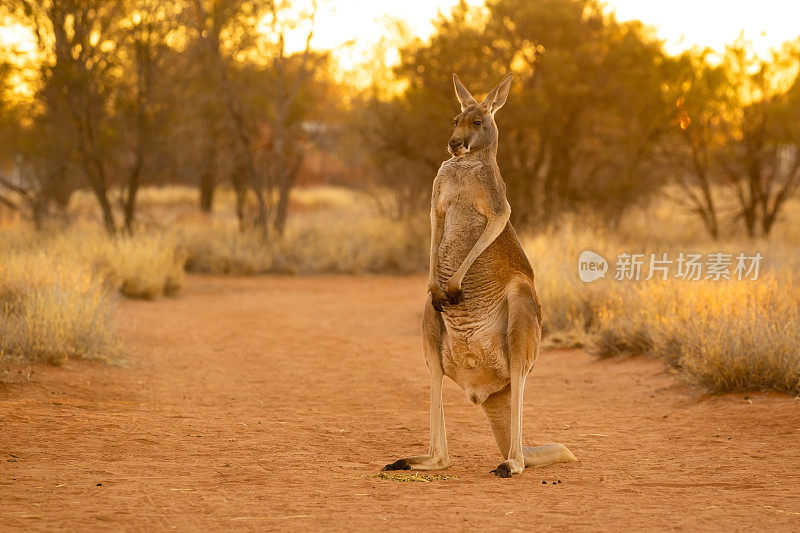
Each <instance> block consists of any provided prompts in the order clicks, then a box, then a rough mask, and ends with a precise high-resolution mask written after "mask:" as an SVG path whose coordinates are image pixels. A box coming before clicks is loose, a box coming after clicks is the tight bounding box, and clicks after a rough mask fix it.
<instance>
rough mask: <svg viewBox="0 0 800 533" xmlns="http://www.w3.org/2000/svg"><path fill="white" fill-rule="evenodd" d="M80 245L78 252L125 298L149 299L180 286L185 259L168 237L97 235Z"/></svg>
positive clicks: (153, 235)
mask: <svg viewBox="0 0 800 533" xmlns="http://www.w3.org/2000/svg"><path fill="white" fill-rule="evenodd" d="M84 246H85V248H84V249H83V250H80V251H79V253H80V255H81V256H82V257H84V258H86V259H87V260H89V261H90V263H91V265H92V267H93V268H94V269H95V270H97V271H99V272H100V273H101V274H102V275H103V276H104V278H105V279H106V280H108V282H109V283H110V284H111V286H113V287H115V288H117V289H118V290H119V292H120V293H121V294H122V295H124V296H127V297H129V298H141V299H145V300H153V299H156V298H158V297H160V296H172V295H175V294H177V292H178V291H179V290H180V288H181V287H182V285H183V281H184V263H185V259H184V256H183V253H182V252H181V251H179V249H178V246H177V243H176V241H175V240H174V238H172V237H171V236H168V235H165V234H163V233H156V232H150V233H143V234H141V235H136V236H133V237H117V238H115V239H105V238H97V239H94V240H91V241H89V242H87V243H85V244H84Z"/></svg>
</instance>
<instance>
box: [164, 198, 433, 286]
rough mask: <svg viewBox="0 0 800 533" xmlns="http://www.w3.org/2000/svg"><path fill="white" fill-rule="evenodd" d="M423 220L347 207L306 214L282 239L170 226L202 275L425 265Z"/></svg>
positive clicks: (401, 269)
mask: <svg viewBox="0 0 800 533" xmlns="http://www.w3.org/2000/svg"><path fill="white" fill-rule="evenodd" d="M428 231H429V230H428V228H427V226H426V225H425V224H424V223H423V221H421V220H418V219H413V220H402V221H398V220H392V219H389V218H385V217H380V216H376V215H372V216H366V217H359V216H354V215H351V214H348V213H346V212H335V211H322V212H319V213H308V214H304V215H303V216H302V217H296V219H294V220H291V221H290V224H289V226H288V227H287V228H286V232H285V234H284V235H282V236H281V237H280V238H272V239H269V240H264V239H263V238H262V237H261V236H260V235H258V234H257V233H255V232H245V233H242V232H240V231H238V230H237V228H236V227H235V225H233V224H215V225H213V226H212V225H209V226H196V225H184V226H181V227H178V228H177V229H175V231H174V234H173V235H174V238H175V240H176V241H177V242H178V247H179V249H180V251H181V253H183V254H184V255H185V257H186V270H187V271H189V272H198V273H206V274H232V275H253V274H303V275H307V274H332V273H333V274H369V273H386V274H410V273H417V272H421V271H423V270H424V269H425V268H426V266H427V261H428V257H427V253H428V252H427V248H428V245H427V239H428V238H429V237H428Z"/></svg>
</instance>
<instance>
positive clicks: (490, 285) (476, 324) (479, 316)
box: [435, 206, 533, 404]
mask: <svg viewBox="0 0 800 533" xmlns="http://www.w3.org/2000/svg"><path fill="white" fill-rule="evenodd" d="M485 227H486V219H485V217H483V215H481V214H480V213H478V212H477V211H475V210H474V209H470V208H464V206H458V207H457V208H453V209H449V210H448V212H447V216H446V218H445V228H444V232H443V238H442V242H441V243H440V245H439V257H438V261H437V269H436V272H435V275H436V282H437V283H438V284H439V286H440V287H441V288H442V289H445V288H446V287H447V281H448V280H449V279H450V278H451V277H452V276H453V274H454V273H455V272H456V270H457V269H458V267H459V266H461V263H463V261H464V259H465V258H466V257H467V255H468V254H469V252H470V250H472V247H473V246H474V245H475V243H476V242H477V240H478V238H479V237H480V235H481V233H482V232H483V230H484V228H485ZM519 277H524V278H527V279H530V280H531V281H532V279H533V273H532V271H531V267H530V264H529V263H528V260H527V258H526V257H525V253H524V252H523V251H522V247H521V246H520V245H519V241H518V240H517V238H516V235H515V233H514V230H513V228H512V227H511V225H510V224H507V225H506V227H505V229H504V230H503V232H502V233H501V234H500V235H499V236H498V237H497V239H495V240H494V242H492V243H491V244H490V245H489V247H488V248H486V250H484V252H483V253H482V254H481V255H479V256H478V258H477V259H476V260H475V262H474V263H473V264H472V266H471V267H470V268H469V269H468V270H467V273H466V274H465V276H464V279H463V281H462V282H461V291H462V293H463V296H464V300H463V301H462V302H461V303H459V304H458V305H449V306H445V308H444V310H443V312H442V321H443V322H444V326H445V328H444V329H445V332H444V333H445V334H444V338H443V341H442V367H443V369H444V373H445V375H446V376H447V377H449V378H450V379H452V380H453V381H454V382H455V383H456V384H457V385H458V386H460V387H461V388H462V389H463V390H464V392H465V393H466V395H467V397H468V398H469V399H470V400H471V401H473V402H474V403H478V404H480V403H483V401H484V400H486V398H487V397H489V396H490V395H491V394H494V393H495V392H498V391H500V390H502V389H503V388H504V387H505V386H506V385H508V383H509V381H510V374H509V365H508V347H507V346H506V338H507V335H506V327H507V322H508V316H507V314H508V309H507V305H506V295H507V291H508V289H509V286H510V285H511V283H512V281H513V280H515V279H518V278H519Z"/></svg>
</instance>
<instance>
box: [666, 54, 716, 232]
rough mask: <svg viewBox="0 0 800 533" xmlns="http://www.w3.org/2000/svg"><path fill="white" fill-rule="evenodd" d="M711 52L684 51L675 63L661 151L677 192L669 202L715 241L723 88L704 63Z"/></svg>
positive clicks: (711, 69) (714, 74)
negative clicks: (693, 218) (694, 218)
mask: <svg viewBox="0 0 800 533" xmlns="http://www.w3.org/2000/svg"><path fill="white" fill-rule="evenodd" d="M710 53H711V52H710V50H704V51H702V52H699V53H698V52H685V53H684V54H682V55H681V56H680V57H679V58H677V60H676V61H674V68H675V73H674V75H673V76H672V82H671V83H669V84H667V86H666V87H665V89H666V91H665V92H666V94H667V98H668V99H669V100H671V101H673V102H675V105H674V117H673V122H672V124H673V128H672V132H671V135H669V136H666V137H665V138H664V139H663V143H662V153H663V154H664V156H665V159H666V164H668V165H670V166H671V167H672V173H671V175H672V179H673V181H674V183H676V184H677V186H678V188H679V191H680V194H679V195H678V196H677V197H676V198H674V199H675V200H676V202H677V203H679V204H680V205H683V206H685V207H686V208H687V209H688V210H689V211H690V212H692V213H695V214H696V215H697V216H698V217H699V218H700V220H701V221H702V223H703V226H704V227H705V229H706V231H707V232H708V234H709V235H710V236H711V237H712V238H713V239H715V240H716V239H718V238H719V236H720V221H719V208H720V206H719V202H718V201H717V200H716V198H715V192H714V190H715V184H716V182H717V181H718V179H717V178H716V177H717V176H718V175H719V172H718V165H716V162H715V154H716V153H717V151H718V150H719V148H720V145H721V143H723V142H724V140H723V135H722V132H721V124H722V121H723V120H724V117H725V114H726V109H727V105H726V91H727V89H728V86H727V84H726V81H727V80H726V77H725V72H724V69H723V68H722V67H721V66H712V65H710V64H709V63H708V60H707V56H708V55H709V54H710Z"/></svg>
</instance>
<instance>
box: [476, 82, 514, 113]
mask: <svg viewBox="0 0 800 533" xmlns="http://www.w3.org/2000/svg"><path fill="white" fill-rule="evenodd" d="M513 77H514V75H513V74H511V73H510V72H509V73H508V75H507V76H506V77H505V78H503V81H501V82H500V83H498V84H497V87H495V88H494V89H492V92H490V93H489V94H488V95H486V99H485V100H484V101H483V105H484V106H486V107H488V108H489V112H490V113H491V114H492V115H494V114H495V113H496V112H497V110H498V109H500V108H501V107H503V104H505V103H506V98H508V90H509V89H511V78H513Z"/></svg>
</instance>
